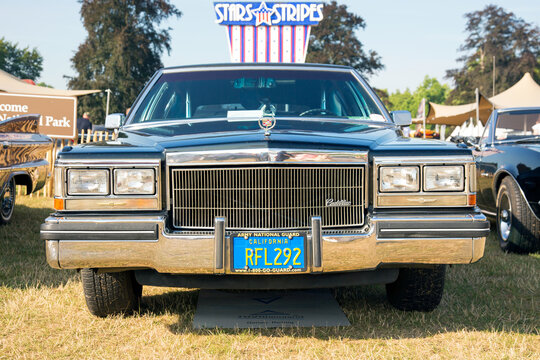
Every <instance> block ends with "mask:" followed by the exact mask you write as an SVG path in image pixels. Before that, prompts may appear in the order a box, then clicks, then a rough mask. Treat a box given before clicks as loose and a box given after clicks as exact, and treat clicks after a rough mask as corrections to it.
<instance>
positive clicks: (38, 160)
mask: <svg viewBox="0 0 540 360" xmlns="http://www.w3.org/2000/svg"><path fill="white" fill-rule="evenodd" d="M38 120H39V115H24V116H18V117H13V118H10V119H6V120H4V121H0V146H1V147H2V150H1V151H0V154H1V155H0V206H1V208H0V224H6V223H7V222H9V220H11V216H12V215H13V209H14V208H15V185H25V186H26V192H27V194H30V193H32V192H34V191H37V190H39V189H41V188H42V187H43V186H44V185H45V181H46V179H47V175H48V171H49V163H48V162H47V160H45V157H46V154H47V151H49V150H50V149H51V146H52V140H51V139H50V138H49V137H48V136H45V135H41V134H38V133H37V130H38Z"/></svg>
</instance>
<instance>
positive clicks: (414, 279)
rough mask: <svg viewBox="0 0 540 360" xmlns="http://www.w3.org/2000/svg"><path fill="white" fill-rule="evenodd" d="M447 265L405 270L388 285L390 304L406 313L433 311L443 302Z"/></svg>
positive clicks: (401, 270)
mask: <svg viewBox="0 0 540 360" xmlns="http://www.w3.org/2000/svg"><path fill="white" fill-rule="evenodd" d="M445 275H446V265H437V266H436V267H435V268H403V269H400V270H399V275H398V278H397V280H396V281H394V282H393V283H391V284H386V296H387V298H388V301H389V302H390V304H392V305H393V306H394V307H396V308H397V309H400V310H405V311H425V312H428V311H433V310H434V309H435V308H436V307H437V306H438V305H439V303H440V302H441V298H442V295H443V290H444V278H445Z"/></svg>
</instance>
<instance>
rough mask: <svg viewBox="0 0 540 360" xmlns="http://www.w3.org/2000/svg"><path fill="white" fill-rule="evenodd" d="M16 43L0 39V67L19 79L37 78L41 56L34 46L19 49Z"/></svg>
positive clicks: (39, 72)
mask: <svg viewBox="0 0 540 360" xmlns="http://www.w3.org/2000/svg"><path fill="white" fill-rule="evenodd" d="M18 45H19V44H13V43H11V42H9V41H7V40H6V39H4V38H1V39H0V69H2V70H4V71H5V72H7V73H10V74H11V75H13V76H16V77H18V78H21V79H30V80H37V79H38V78H39V76H40V75H41V71H42V70H43V66H42V65H43V58H42V57H41V55H40V54H39V52H38V51H37V49H36V48H34V49H31V50H30V49H29V48H28V47H25V48H24V49H19V47H18Z"/></svg>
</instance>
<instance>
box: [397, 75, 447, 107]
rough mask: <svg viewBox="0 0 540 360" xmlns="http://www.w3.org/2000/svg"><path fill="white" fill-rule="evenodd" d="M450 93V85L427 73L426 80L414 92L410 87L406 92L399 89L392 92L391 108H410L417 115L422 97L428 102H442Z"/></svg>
mask: <svg viewBox="0 0 540 360" xmlns="http://www.w3.org/2000/svg"><path fill="white" fill-rule="evenodd" d="M449 94H450V87H449V86H448V85H446V84H441V83H440V82H439V81H438V80H437V79H436V78H434V77H429V76H428V75H426V76H425V77H424V81H422V83H421V84H420V85H418V87H417V88H416V90H415V91H414V92H412V93H411V91H410V90H409V89H405V91H404V92H400V91H399V90H397V91H396V92H394V93H392V94H390V96H389V102H390V104H391V106H390V108H389V109H390V110H409V111H410V112H411V114H412V116H413V117H415V116H416V112H417V110H418V106H419V105H420V102H421V101H422V99H426V103H428V102H429V101H431V102H434V103H437V104H442V103H444V102H446V99H447V98H448V96H449ZM426 110H427V109H426Z"/></svg>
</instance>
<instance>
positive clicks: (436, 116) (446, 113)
mask: <svg viewBox="0 0 540 360" xmlns="http://www.w3.org/2000/svg"><path fill="white" fill-rule="evenodd" d="M479 108H480V121H482V124H485V123H486V122H487V120H488V119H489V115H491V111H492V109H493V105H492V104H491V102H490V101H489V100H488V99H487V98H486V97H485V96H484V95H482V94H479ZM470 118H476V102H474V103H471V104H465V105H440V104H435V103H432V102H431V101H430V102H429V112H428V114H427V117H426V123H428V124H444V125H461V124H463V122H465V121H466V120H469V119H470Z"/></svg>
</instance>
